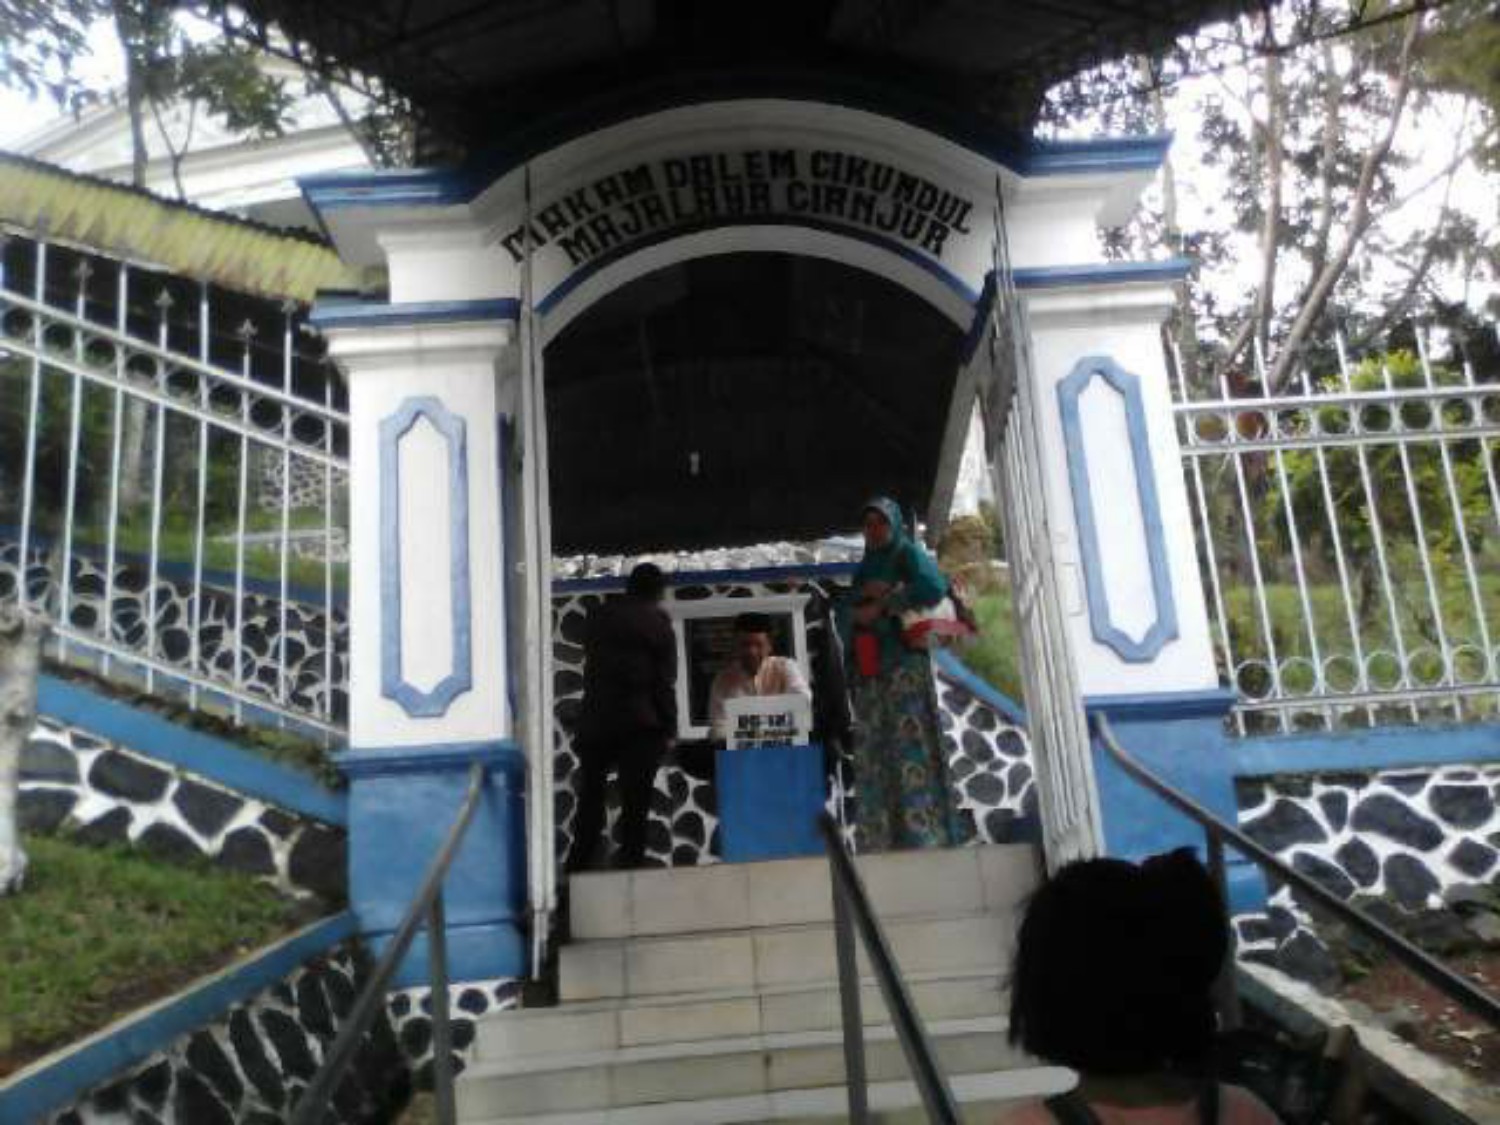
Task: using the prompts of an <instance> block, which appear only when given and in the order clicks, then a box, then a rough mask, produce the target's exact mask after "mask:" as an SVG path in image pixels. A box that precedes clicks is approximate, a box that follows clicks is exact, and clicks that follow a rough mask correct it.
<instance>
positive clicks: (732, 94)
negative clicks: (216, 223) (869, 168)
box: [298, 68, 1172, 214]
mask: <svg viewBox="0 0 1500 1125" xmlns="http://www.w3.org/2000/svg"><path fill="white" fill-rule="evenodd" d="M759 99H774V100H782V101H794V102H797V101H800V102H810V103H814V104H818V105H834V106H843V107H846V108H849V109H855V110H862V111H864V112H867V113H876V114H879V115H881V116H884V117H888V118H891V119H893V120H895V121H899V122H902V123H904V124H907V125H911V126H913V127H915V128H918V129H925V130H927V131H928V132H931V133H933V134H935V135H937V136H940V137H943V138H944V139H946V140H949V141H951V142H953V143H954V144H956V145H959V146H960V147H962V148H965V149H968V150H969V151H970V152H973V153H976V154H977V155H979V156H982V157H984V158H986V159H988V160H991V161H993V162H995V163H997V164H999V165H1001V166H1002V167H1005V168H1009V169H1011V170H1012V171H1014V172H1016V173H1017V174H1018V175H1022V176H1028V177H1044V176H1077V175H1108V174H1111V173H1118V172H1128V171H1150V170H1154V169H1155V168H1158V167H1160V165H1161V162H1162V161H1163V159H1165V157H1166V152H1167V148H1168V147H1169V146H1170V144H1171V142H1172V138H1171V135H1170V134H1158V135H1155V136H1146V137H1103V138H1096V139H1090V140H1076V141H1052V142H1037V141H1031V140H1028V139H1020V138H1017V137H1015V136H1013V135H1010V134H1007V133H1005V132H1004V131H1003V130H1000V129H997V128H996V127H995V125H994V123H993V122H992V121H989V120H985V119H983V118H980V117H978V116H977V115H974V114H970V113H966V112H962V111H959V112H955V110H954V107H953V105H952V103H950V102H940V101H936V100H932V99H928V98H925V97H923V96H922V95H920V94H918V93H916V92H914V91H911V90H909V89H905V88H900V87H895V86H892V85H891V84H890V83H888V82H876V81H871V80H868V79H861V78H860V77H858V76H853V75H833V74H829V73H828V72H827V71H826V70H805V71H801V72H792V71H789V70H787V69H785V68H777V69H776V70H775V71H771V72H755V71H751V70H747V69H744V68H740V69H727V68H718V69H716V70H715V71H713V72H712V73H691V72H690V73H681V74H673V75H667V76H661V77H654V78H652V79H650V80H648V81H647V82H645V83H639V84H637V85H635V86H632V87H628V88H624V89H619V88H613V89H608V90H599V91H595V92H586V91H575V92H574V96H573V97H572V98H571V99H570V100H569V103H568V104H567V105H566V106H565V107H564V108H561V109H559V110H558V111H557V112H554V113H550V114H543V115H538V116H536V117H534V118H532V119H529V120H525V121H522V122H519V123H511V124H510V129H509V133H508V140H507V142H506V143H505V144H504V145H503V146H497V147H496V148H495V149H493V150H491V151H490V152H488V153H486V154H484V155H482V156H481V157H480V158H479V159H477V160H475V161H473V162H472V163H471V164H469V165H467V166H464V167H460V168H435V169H417V170H400V171H392V170H384V171H375V172H363V173H328V174H322V175H317V176H308V177H304V178H302V179H300V180H299V181H298V184H299V186H300V187H301V189H302V194H303V196H304V197H305V198H306V199H307V201H308V203H309V204H310V205H311V206H312V208H313V211H314V213H315V214H321V212H322V211H325V210H328V211H332V210H337V209H340V208H354V207H366V208H368V207H443V206H456V205H459V204H463V203H467V202H469V201H470V200H472V199H473V198H474V197H475V196H477V195H478V194H479V193H480V192H482V191H483V190H484V189H485V188H487V187H489V186H490V185H491V184H492V183H494V182H495V181H496V180H498V179H499V178H500V177H502V176H504V175H506V174H507V173H509V172H511V171H513V170H514V169H516V168H519V167H520V166H521V165H522V164H524V163H525V162H526V161H528V160H530V159H533V158H534V157H536V156H538V155H540V154H541V153H544V152H548V151H550V150H552V149H555V148H557V147H559V146H561V145H563V144H566V143H567V142H569V141H571V140H574V139H576V138H578V137H581V136H584V135H586V134H588V133H592V132H597V131H599V130H601V129H606V128H608V127H610V126H612V125H617V124H620V123H622V122H625V121H629V120H632V119H636V118H641V117H646V116H649V115H651V114H654V113H660V112H662V111H664V110H670V109H680V108H685V107H687V106H693V105H710V104H716V103H726V102H735V101H746V100H759Z"/></svg>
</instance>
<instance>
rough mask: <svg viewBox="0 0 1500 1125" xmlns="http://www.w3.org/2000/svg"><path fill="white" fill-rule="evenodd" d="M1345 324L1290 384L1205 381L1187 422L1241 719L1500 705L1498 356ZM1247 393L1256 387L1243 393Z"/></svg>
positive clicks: (1271, 723)
mask: <svg viewBox="0 0 1500 1125" xmlns="http://www.w3.org/2000/svg"><path fill="white" fill-rule="evenodd" d="M1435 342H1436V341H1435V340H1434V339H1432V338H1431V337H1429V336H1427V335H1419V336H1418V337H1417V338H1416V341H1415V344H1414V346H1411V347H1409V348H1402V347H1390V348H1387V349H1385V350H1381V351H1376V352H1371V353H1370V354H1368V355H1365V356H1363V357H1351V356H1349V355H1348V354H1347V353H1346V349H1345V347H1344V344H1343V342H1342V340H1337V341H1335V342H1334V344H1333V345H1332V346H1331V347H1330V348H1329V349H1328V350H1327V353H1326V359H1325V360H1324V361H1322V362H1321V363H1320V364H1314V363H1311V362H1310V363H1309V365H1308V366H1307V367H1304V368H1303V369H1302V370H1301V371H1300V372H1299V373H1298V374H1297V376H1296V378H1295V381H1294V382H1293V383H1292V384H1291V385H1290V386H1286V387H1283V388H1281V389H1279V390H1277V391H1276V392H1275V393H1272V392H1271V391H1269V390H1267V388H1266V387H1265V384H1264V366H1263V365H1262V364H1261V363H1259V362H1257V363H1256V374H1257V382H1256V383H1255V385H1254V386H1253V387H1250V388H1243V387H1242V388H1234V389H1231V387H1230V386H1229V385H1228V383H1227V382H1221V383H1220V384H1219V385H1218V386H1217V388H1215V391H1214V393H1211V394H1208V395H1203V394H1194V393H1190V389H1189V387H1188V385H1187V383H1186V381H1185V380H1184V379H1183V378H1182V377H1181V372H1182V365H1181V364H1180V363H1178V364H1177V371H1178V378H1177V380H1176V384H1175V394H1176V402H1175V405H1174V409H1175V411H1176V416H1177V426H1178V436H1179V440H1180V444H1181V447H1182V453H1183V464H1184V471H1185V472H1186V474H1187V482H1188V489H1189V493H1190V495H1191V497H1192V502H1193V506H1194V509H1195V518H1196V521H1197V532H1198V547H1199V559H1200V563H1201V564H1202V568H1203V575H1204V580H1205V587H1206V593H1207V596H1208V599H1209V607H1210V613H1211V616H1212V618H1213V625H1214V631H1215V640H1216V644H1217V646H1218V655H1219V659H1220V663H1221V665H1222V667H1223V669H1224V671H1225V673H1226V675H1227V677H1228V679H1229V682H1230V683H1231V684H1232V685H1233V686H1234V687H1235V688H1236V689H1237V690H1238V692H1239V694H1240V703H1239V706H1238V707H1237V709H1236V714H1235V722H1236V724H1237V727H1238V729H1239V731H1240V732H1241V733H1255V732H1260V731H1287V730H1294V729H1306V728H1321V729H1336V728H1344V727H1351V726H1377V725H1384V724H1390V723H1412V722H1424V721H1427V722H1435V721H1448V722H1452V721H1474V720H1480V719H1493V718H1495V717H1497V714H1500V648H1497V642H1500V488H1497V476H1500V463H1497V446H1496V439H1497V438H1500V383H1497V382H1495V381H1494V380H1496V379H1497V378H1500V372H1497V371H1484V372H1476V370H1475V368H1474V365H1473V364H1472V363H1470V362H1469V361H1468V359H1467V358H1466V356H1464V355H1463V354H1462V353H1461V352H1460V351H1459V350H1458V349H1456V348H1454V349H1452V350H1453V351H1454V352H1455V355H1454V357H1453V358H1452V359H1447V358H1443V356H1442V354H1441V353H1439V352H1435V351H1434V350H1433V345H1434V343H1435ZM1237 392H1238V393H1237Z"/></svg>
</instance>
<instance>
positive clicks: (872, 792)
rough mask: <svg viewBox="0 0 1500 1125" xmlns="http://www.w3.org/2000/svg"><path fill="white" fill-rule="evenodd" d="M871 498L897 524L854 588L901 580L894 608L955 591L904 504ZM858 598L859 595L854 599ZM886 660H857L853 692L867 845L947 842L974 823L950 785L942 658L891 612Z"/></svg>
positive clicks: (858, 799)
mask: <svg viewBox="0 0 1500 1125" xmlns="http://www.w3.org/2000/svg"><path fill="white" fill-rule="evenodd" d="M870 507H873V508H875V509H876V510H877V511H880V512H881V514H882V515H884V516H885V517H886V520H887V522H888V523H889V524H890V526H891V528H892V536H891V541H890V542H889V543H888V544H887V545H886V546H884V547H881V548H879V549H875V550H867V551H866V552H865V556H864V558H863V559H862V560H861V562H860V565H859V569H858V570H857V571H856V572H855V575H854V592H855V595H856V596H857V594H858V591H859V590H860V589H861V587H862V586H863V584H864V583H866V582H870V581H878V582H885V583H888V584H891V585H896V584H899V585H900V586H901V587H902V594H901V595H899V597H898V598H897V599H896V604H895V605H894V607H893V608H895V609H897V610H899V609H900V608H903V607H904V606H907V605H914V606H924V605H931V604H933V603H935V602H937V601H939V600H940V599H941V598H942V597H943V596H944V595H945V594H947V592H948V582H947V579H946V578H944V577H943V574H942V572H941V571H940V570H938V567H937V563H936V562H935V561H934V560H933V559H932V557H931V556H930V555H928V554H927V552H926V551H925V550H924V549H923V548H922V546H921V545H920V544H919V543H917V542H915V541H913V540H912V539H910V538H908V537H907V536H906V534H905V532H904V530H903V528H902V520H901V513H900V509H899V508H898V507H897V506H896V505H895V503H894V502H892V501H889V500H877V501H874V502H872V504H871V505H870ZM851 600H852V599H851ZM840 620H841V628H842V631H843V634H844V642H845V652H852V651H853V649H852V638H853V633H854V626H853V622H852V606H845V607H844V610H843V613H842V615H841V619H840ZM876 632H877V633H878V634H879V639H880V669H879V671H878V672H877V673H876V674H875V675H873V676H862V675H860V673H859V670H858V668H857V667H855V666H854V665H853V661H852V660H851V662H850V668H849V673H850V695H851V701H852V703H853V709H854V724H855V725H854V747H853V756H854V807H855V815H856V823H857V825H858V830H859V835H858V839H859V846H860V849H861V850H862V851H889V850H893V849H898V848H930V847H947V846H951V845H954V844H959V843H962V842H963V838H964V835H965V833H964V832H963V828H962V821H961V820H960V818H959V814H958V808H957V804H956V802H955V801H954V799H953V794H952V789H951V786H950V785H949V779H948V766H947V760H946V755H945V754H944V751H943V739H942V733H941V731H940V730H939V727H938V717H937V715H938V712H937V697H936V692H935V689H934V687H933V680H932V658H931V656H929V655H928V654H927V653H926V652H919V651H913V650H911V649H908V648H907V647H906V646H905V645H904V644H902V642H901V637H900V626H899V622H898V621H897V620H896V619H895V618H894V617H891V618H887V619H884V620H882V621H881V622H880V623H879V624H878V625H877V626H876Z"/></svg>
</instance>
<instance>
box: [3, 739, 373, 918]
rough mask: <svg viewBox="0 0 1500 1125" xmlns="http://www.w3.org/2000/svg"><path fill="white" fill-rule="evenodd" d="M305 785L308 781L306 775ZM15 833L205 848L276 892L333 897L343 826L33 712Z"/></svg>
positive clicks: (166, 854) (340, 880)
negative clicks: (63, 834) (249, 794)
mask: <svg viewBox="0 0 1500 1125" xmlns="http://www.w3.org/2000/svg"><path fill="white" fill-rule="evenodd" d="M309 784H316V783H315V782H309ZM19 818H20V822H21V829H22V831H23V832H38V833H56V832H66V833H70V834H71V835H73V837H74V838H75V839H79V840H83V841H85V842H88V843H115V842H120V843H124V842H129V843H131V844H134V845H135V846H136V847H138V848H141V849H142V850H144V851H147V852H150V853H152V854H155V855H158V856H161V857H162V858H164V859H167V860H178V859H182V858H184V857H188V856H204V857H206V858H208V859H211V860H212V861H213V862H215V863H216V864H220V865H222V866H224V867H228V868H232V869H233V870H236V871H244V872H248V873H249V874H251V875H257V876H260V877H262V878H263V879H265V880H266V881H267V882H269V883H271V884H272V885H273V886H275V887H276V888H277V889H279V890H281V891H282V892H284V893H290V894H296V895H309V894H316V895H320V896H321V897H323V898H325V899H328V900H330V901H342V899H343V898H344V895H345V886H346V880H347V872H346V867H347V862H346V859H345V841H344V830H343V829H342V828H336V827H333V826H330V825H325V824H320V823H317V822H316V821H313V820H310V819H308V818H306V817H303V816H301V815H298V814H295V813H290V812H287V811H286V810H284V809H280V808H276V807H275V806H272V805H269V804H267V803H266V802H264V801H260V800H256V799H254V798H251V797H247V796H245V795H244V794H241V793H236V792H234V791H232V790H229V789H226V788H225V787H223V786H222V785H219V784H217V783H216V782H213V781H211V780H209V779H207V778H205V777H201V776H198V775H196V774H193V773H190V772H188V771H186V770H183V769H179V768H176V767H173V766H169V765H166V764H164V763H162V762H160V761H155V760H153V759H151V758H148V757H145V756H143V755H140V754H136V753H134V752H132V751H130V750H127V749H125V748H123V747H121V746H118V745H116V744H114V743H112V742H107V741H105V740H103V739H101V738H97V737H95V736H94V735H92V734H90V733H89V732H87V731H84V730H79V729H77V728H75V727H68V726H63V725H61V724H58V723H55V722H53V721H52V720H50V719H47V718H42V719H40V720H39V721H38V723H37V726H36V729H35V730H34V731H33V732H32V735H31V738H30V740H29V741H28V742H27V744H26V747H25V748H24V750H23V751H22V755H21V793H20V808H19Z"/></svg>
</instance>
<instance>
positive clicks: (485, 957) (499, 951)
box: [365, 922, 530, 988]
mask: <svg viewBox="0 0 1500 1125" xmlns="http://www.w3.org/2000/svg"><path fill="white" fill-rule="evenodd" d="M365 940H366V941H367V942H369V944H370V949H371V951H372V952H373V953H374V955H375V956H376V957H380V956H381V955H382V954H384V953H385V950H386V946H388V945H389V944H390V941H391V932H390V931H389V930H387V931H385V932H383V933H372V934H367V935H365ZM427 956H428V954H427V934H426V931H423V932H422V933H419V934H418V935H417V936H416V939H415V940H414V941H413V942H412V944H411V949H410V950H409V951H408V952H407V954H406V956H405V957H403V958H402V959H401V964H400V966H399V967H398V968H397V969H396V975H395V977H394V978H392V980H391V987H392V988H418V987H423V986H425V985H426V984H427V982H428V981H429V980H431V979H432V974H431V972H430V971H429V968H428V963H427ZM529 956H530V944H529V942H528V940H527V936H526V930H525V929H524V928H523V927H522V926H521V925H519V924H518V923H516V922H487V923H484V924H483V925H476V926H455V925H453V924H452V923H451V922H450V923H449V924H448V979H449V980H450V981H453V982H454V983H455V984H456V983H458V982H460V981H476V980H483V981H490V980H497V979H500V978H502V977H503V978H510V977H522V976H525V975H526V972H527V959H528V957H529Z"/></svg>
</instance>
